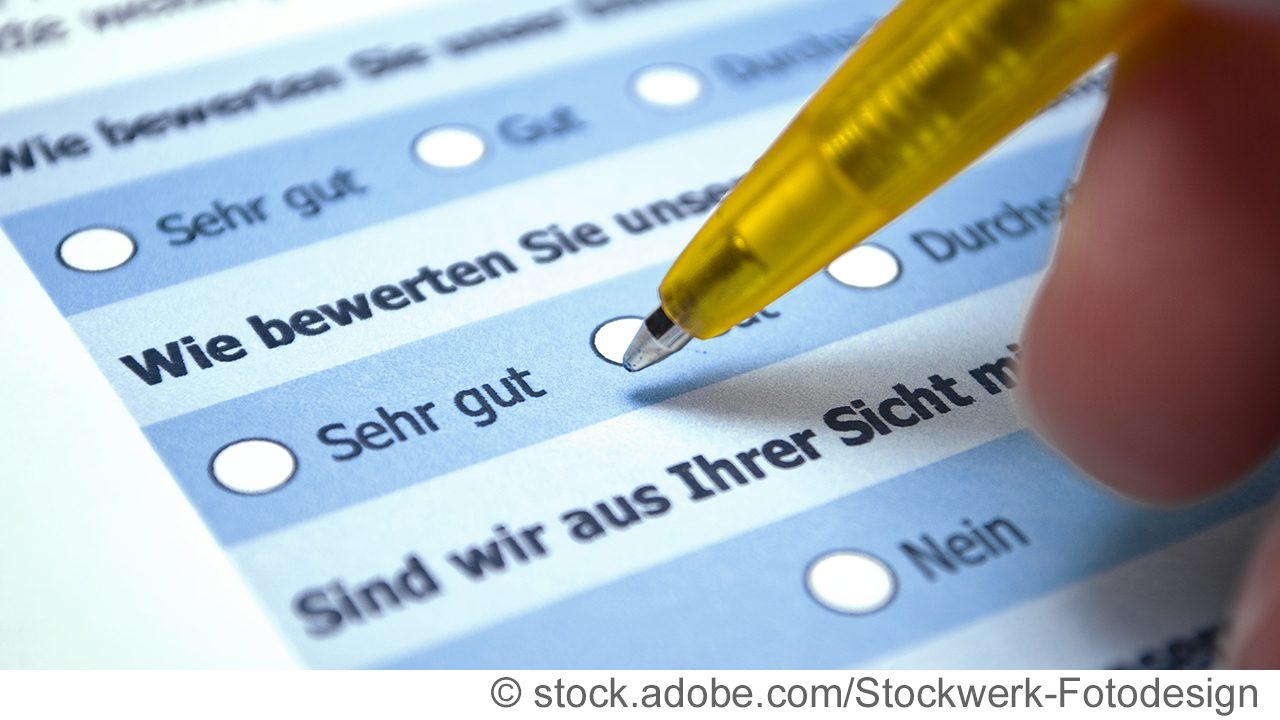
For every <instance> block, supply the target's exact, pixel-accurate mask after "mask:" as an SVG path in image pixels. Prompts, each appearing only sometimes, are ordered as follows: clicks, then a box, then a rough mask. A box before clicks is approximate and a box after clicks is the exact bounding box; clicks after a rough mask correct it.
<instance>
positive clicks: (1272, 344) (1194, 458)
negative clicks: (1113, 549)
mask: <svg viewBox="0 0 1280 720" xmlns="http://www.w3.org/2000/svg"><path fill="white" fill-rule="evenodd" d="M1277 87H1280V21H1278V20H1277V19H1276V18H1275V16H1265V17H1260V16H1257V15H1253V14H1239V15H1233V14H1231V13H1228V12H1225V11H1222V10H1210V9H1204V8H1198V9H1196V10H1194V11H1191V10H1188V11H1187V12H1186V13H1185V14H1184V16H1182V17H1181V18H1179V19H1178V20H1176V21H1174V22H1173V23H1171V24H1170V25H1169V26H1168V27H1167V28H1165V29H1164V30H1162V31H1160V32H1159V33H1157V35H1156V36H1155V37H1152V38H1149V39H1148V41H1146V42H1144V43H1143V44H1142V45H1141V46H1140V47H1139V48H1137V49H1136V51H1135V52H1133V53H1130V54H1128V55H1126V56H1125V57H1123V58H1121V59H1120V60H1119V62H1118V63H1117V67H1116V74H1115V79H1114V83H1113V89H1112V97H1111V100H1110V103H1109V105H1108V108H1107V111H1106V113H1105V115H1104V117H1103V119H1102V121H1101V123H1100V124H1099V127H1098V129H1097V132H1096V134H1095V136H1094V139H1093V142H1092V145H1091V148H1090V151H1089V154H1088V158H1087V160H1086V162H1085V165H1084V169H1083V171H1082V174H1081V178H1080V182H1079V185H1078V187H1077V191H1076V193H1075V197H1074V200H1073V203H1072V205H1071V207H1070V210H1069V211H1068V213H1067V216H1066V219H1065V223H1064V227H1063V231H1062V237H1061V240H1060V242H1059V247H1058V251H1057V256H1056V258H1055V259H1054V262H1053V263H1052V266H1051V269H1050V271H1049V273H1048V276H1047V278H1046V280H1045V282H1044V284H1043V286H1042V288H1041V291H1040V294H1039V296H1038V298H1037V300H1036V302H1035V304H1034V306H1033V308H1032V311H1031V313H1030V315H1029V318H1028V323H1027V326H1026V328H1025V331H1024V343H1023V344H1024V347H1025V355H1024V358H1025V360H1024V363H1023V367H1022V373H1023V377H1024V379H1025V387H1026V390H1027V398H1026V401H1027V402H1028V405H1029V407H1028V415H1029V416H1030V419H1031V421H1032V423H1033V425H1034V426H1035V427H1036V428H1037V429H1038V430H1040V432H1041V433H1042V434H1043V435H1044V436H1045V437H1046V438H1047V439H1048V440H1049V441H1050V442H1051V443H1052V444H1054V445H1055V446H1057V447H1058V448H1059V449H1060V450H1061V451H1062V452H1064V453H1065V454H1066V455H1067V456H1068V457H1070V458H1071V459H1072V460H1073V461H1074V462H1076V463H1077V464H1078V465H1079V466H1080V467H1081V468H1082V469H1083V470H1084V471H1086V472H1088V473H1089V474H1091V475H1093V476H1095V477H1097V478H1099V479H1100V480H1102V481H1104V482H1106V483H1108V484H1110V485H1112V486H1113V487H1115V488H1117V489H1118V490H1120V491H1122V492H1124V493H1127V494H1132V495H1137V496H1141V497H1145V498H1148V499H1152V500H1156V501H1180V500H1186V499H1190V498H1192V497H1195V496H1198V495H1201V494H1203V493H1205V492H1207V491H1210V490H1212V489H1215V488H1218V487H1221V486H1222V485H1223V484H1225V483H1227V482H1229V481H1231V480H1233V479H1235V478H1238V477H1239V476H1241V475H1242V474H1244V473H1246V472H1247V471H1248V470H1249V469H1250V468H1251V467H1253V466H1254V465H1255V464H1256V463H1258V462H1259V461H1260V460H1261V459H1262V458H1263V457H1264V456H1265V455H1266V454H1267V453H1268V452H1269V451H1270V450H1272V449H1273V448H1274V447H1275V446H1276V443H1277V436H1278V435H1280V376H1278V374H1280V320H1278V319H1277V318H1280V136H1278V134H1277V133H1280V93H1277V92H1276V90H1275V88H1277Z"/></svg>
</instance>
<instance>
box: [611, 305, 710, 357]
mask: <svg viewBox="0 0 1280 720" xmlns="http://www.w3.org/2000/svg"><path fill="white" fill-rule="evenodd" d="M692 339H693V336H692V335H690V334H689V333H687V332H685V331H684V330H681V329H680V326H679V325H676V324H675V321H674V320H672V319H671V318H669V317H667V314H666V313H665V312H663V310H662V307H661V306H659V307H658V309H657V310H654V311H653V312H651V313H649V317H647V318H645V319H644V324H642V325H641V326H640V329H639V330H638V331H637V332H636V336H635V338H633V339H632V340H631V345H629V346H628V347H627V352H626V353H625V354H623V356H622V367H624V368H626V369H627V370H629V371H631V372H639V371H641V370H643V369H645V368H647V367H649V366H650V365H655V364H657V363H660V362H662V361H663V360H666V359H667V358H669V357H671V356H672V355H674V354H676V351H678V350H679V349H680V348H682V347H684V346H685V345H688V344H689V341H690V340H692Z"/></svg>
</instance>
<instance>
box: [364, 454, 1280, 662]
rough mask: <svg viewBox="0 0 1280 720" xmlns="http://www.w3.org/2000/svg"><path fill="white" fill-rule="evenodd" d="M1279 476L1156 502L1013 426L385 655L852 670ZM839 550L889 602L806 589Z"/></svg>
mask: <svg viewBox="0 0 1280 720" xmlns="http://www.w3.org/2000/svg"><path fill="white" fill-rule="evenodd" d="M771 482H772V481H771ZM782 482H785V480H782ZM1278 483H1280V464H1277V463H1272V464H1271V465H1270V466H1268V467H1266V468H1265V469H1263V470H1262V471H1260V472H1259V473H1257V476H1256V477H1255V478H1254V479H1253V480H1251V481H1250V482H1249V483H1247V484H1246V485H1244V486H1242V487H1239V488H1237V489H1236V490H1234V491H1232V492H1230V493H1228V494H1226V495H1222V496H1219V497H1217V498H1215V499H1213V500H1212V501H1209V502H1206V503H1204V504H1201V505H1198V506H1196V507H1193V508H1190V509H1185V510H1178V511H1161V510H1156V509H1152V508H1149V507H1142V506H1139V505H1136V504H1132V503H1129V502H1126V501H1124V500H1122V499H1120V498H1118V497H1116V496H1114V495H1112V494H1110V493H1107V492H1106V491H1104V490H1102V489H1100V488H1099V487H1097V486H1096V485H1094V484H1093V483H1091V482H1088V481H1087V480H1085V479H1084V478H1082V477H1080V476H1079V475H1078V474H1077V473H1076V472H1075V471H1073V470H1072V469H1070V468H1069V467H1068V466H1067V465H1066V464H1065V463H1063V462H1062V461H1061V460H1059V459H1058V458H1057V457H1056V456H1055V455H1054V453H1053V452H1052V451H1050V450H1049V449H1047V448H1045V447H1044V446H1043V445H1042V444H1041V443H1040V442H1039V441H1037V440H1036V439H1035V438H1034V437H1033V436H1032V435H1031V434H1030V433H1029V432H1025V431H1024V432H1018V433H1014V434H1012V435H1008V436H1006V437H1004V438H1001V439H999V440H996V441H993V442H990V443H987V444H986V445H983V446H981V447H978V448H974V449H973V450H970V451H968V452H965V453H961V454H959V455H956V456H953V457H950V458H947V459H946V460H942V461H940V462H938V463H935V464H933V465H929V466H927V467H924V468H921V469H920V470H916V471H914V472H911V473H908V474H906V475H903V476H900V477H898V478H895V479H893V480H890V481H887V482H884V483H880V484H878V485H876V486H873V487H870V488H867V489H865V490H862V491H859V492H856V493H854V494H852V495H849V496H847V497H844V498H841V499H839V500H836V501H834V502H831V503H828V504H826V505H824V506H822V507H820V508H817V509H814V510H810V511H807V512H804V513H801V514H799V515H796V516H794V517H791V518H788V519H786V520H782V521H779V522H777V523H774V524H771V525H768V526H766V527H763V528H760V529H757V530H754V531H751V532H748V533H746V534H744V535H740V536H738V537H736V538H734V539H732V540H729V541H726V542H723V543H720V544H717V545H714V546H711V547H707V548H704V549H702V550H699V551H697V552H694V553H692V554H690V555H687V556H685V557H683V558H680V559H677V560H674V561H672V562H669V563H666V564H664V565H661V566H659V567H656V568H653V569H651V570H648V571H645V572H641V573H637V574H635V575H632V576H630V577H627V578H625V579H622V580H619V581H617V582H614V583H611V584H609V585H606V586H603V587H600V588H597V589H594V590H590V591H588V592H585V593H582V594H580V595H577V596H575V597H572V598H570V599H568V600H565V601H562V602H559V603H556V604H554V605H552V606H550V607H547V608H544V609H541V610H537V611H534V612H531V613H528V614H526V615H524V616H521V617H519V618H517V619H514V620H510V621H507V622H503V623H500V624H498V625H495V626H493V627H491V628H488V629H486V630H483V631H481V632H478V633H475V634H473V635H470V636H468V637H466V638H463V639H461V640H457V641H455V642H452V643H448V644H445V645H443V646H440V647H436V648H433V649H430V650H425V651H423V652H419V653H416V654H412V655H409V656H407V657H402V658H397V659H394V660H392V661H390V662H389V663H388V665H389V666H390V667H398V668H458V669H466V668H496V667H504V668H509V667H519V668H529V669H534V668H564V667H627V668H654V667H689V668H705V667H727V668H763V667H770V668H772V667H778V668H830V667H844V666H849V665H857V664H859V663H866V662H868V661H870V660H872V659H874V658H875V657H877V656H880V655H883V654H886V653H889V652H893V651H895V650H899V649H903V648H905V647H907V646H910V645H911V644H913V643H917V642H921V641H923V640H926V639H928V638H930V637H933V636H936V635H938V634H940V633H943V632H946V631H947V630H950V629H954V628H958V627H961V626H963V625H966V624H968V623H971V622H974V621H976V620H978V619H980V618H982V617H984V616H987V615H992V614H994V613H998V612H1000V611H1002V610H1006V609H1009V608H1012V607H1015V606H1017V605H1019V604H1021V603H1024V602H1027V601H1029V600H1032V599H1034V598H1036V597H1039V596H1041V595H1044V594H1046V593H1050V592H1053V591H1055V590H1059V589H1062V588H1065V587H1068V586H1070V585H1072V584H1074V583H1077V582H1080V581H1082V580H1084V579H1086V578H1089V577H1091V576H1093V575H1096V574H1097V573H1100V572H1103V571H1105V570H1108V569H1110V568H1113V567H1116V566H1118V565H1120V564H1122V563H1124V562H1127V561H1129V560H1132V559H1134V558H1137V557H1140V556H1142V555H1144V554H1147V553H1150V552H1153V551H1156V550H1158V549H1160V548H1162V547H1165V546H1167V545H1169V544H1171V543H1173V542H1176V541H1178V540H1181V539H1184V538H1187V537H1189V536H1191V535H1193V534H1195V533H1197V532H1199V531H1202V530H1205V529H1208V528H1209V527H1212V526H1213V525H1215V524H1218V523H1221V522H1224V521H1226V520H1228V519H1230V518H1232V517H1235V516H1237V515H1239V514H1241V513H1244V512H1247V511H1249V510H1252V509H1254V508H1258V507H1262V506H1263V505H1265V504H1266V503H1267V501H1268V500H1269V499H1270V498H1271V497H1272V496H1273V495H1274V494H1275V491H1276V487H1277V484H1278ZM750 491H751V490H750V486H747V487H745V488H740V489H738V490H734V492H750ZM692 511H693V512H696V511H697V509H696V508H692ZM838 549H856V550H858V551H861V552H864V553H869V554H871V555H872V556H874V557H878V558H881V559H882V560H883V561H884V562H885V563H886V564H887V565H888V566H889V567H890V568H891V569H892V572H893V575H894V577H895V581H896V584H897V588H896V593H895V595H894V596H893V598H892V600H891V601H890V602H889V603H888V604H887V605H886V606H885V607H883V608H882V609H880V610H879V611H877V612H875V613H874V614H870V615H861V616H854V615H840V614H837V613H833V612H831V611H830V610H829V609H827V608H824V607H822V606H821V605H820V604H819V603H817V602H815V601H814V599H813V598H811V597H810V596H809V594H807V593H806V591H805V588H804V572H805V568H806V567H808V566H809V565H810V563H811V561H813V559H814V558H816V557H819V556H821V555H823V554H824V553H827V552H829V551H832V550H838ZM1188 574H1190V573H1188ZM1196 581H1197V578H1195V577H1187V578H1186V582H1188V583H1192V582H1196ZM1155 600H1158V601H1159V602H1161V603H1176V602H1178V599H1177V598H1176V597H1174V598H1168V597H1165V598H1158V599H1155ZM1147 601H1149V600H1144V602H1147ZM1144 610H1145V608H1110V609H1107V608H1101V609H1099V612H1102V613H1107V612H1113V613H1116V614H1117V616H1131V615H1132V614H1133V613H1136V612H1142V611H1144ZM1116 660H1117V661H1118V660H1120V658H1116Z"/></svg>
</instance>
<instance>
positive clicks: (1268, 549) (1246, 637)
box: [1224, 512, 1280, 668]
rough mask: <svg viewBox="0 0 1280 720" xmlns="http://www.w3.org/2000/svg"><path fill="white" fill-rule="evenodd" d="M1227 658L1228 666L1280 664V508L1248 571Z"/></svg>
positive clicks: (1229, 632)
mask: <svg viewBox="0 0 1280 720" xmlns="http://www.w3.org/2000/svg"><path fill="white" fill-rule="evenodd" d="M1224 659H1225V661H1226V664H1227V666H1228V667H1235V668H1280V512H1277V513H1276V514H1275V516H1274V517H1273V518H1272V520H1271V527H1270V528H1268V530H1267V532H1266V533H1265V534H1264V535H1263V537H1262V542H1261V543H1260V544H1259V545H1258V549H1257V550H1256V551H1255V552H1254V556H1253V560H1252V561H1251V562H1250V564H1249V569H1248V570H1247V571H1246V572H1245V580H1244V584H1243V585H1242V586H1241V593H1240V604H1239V607H1238V608H1237V609H1236V612H1235V615H1234V616H1233V618H1232V621H1231V629H1230V630H1229V631H1228V640H1227V647H1226V648H1225V652H1224Z"/></svg>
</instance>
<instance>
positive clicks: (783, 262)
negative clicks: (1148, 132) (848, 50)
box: [659, 0, 1176, 338]
mask: <svg viewBox="0 0 1280 720" xmlns="http://www.w3.org/2000/svg"><path fill="white" fill-rule="evenodd" d="M1175 5H1176V3H1175V2H1174V0H905V1H904V2H902V3H901V4H900V5H899V7H898V8H897V9H896V10H895V11H894V12H892V13H890V14H889V15H888V16H887V17H886V18H885V19H884V21H883V22H881V23H880V24H879V25H877V26H876V28H875V29H874V30H873V31H872V33H871V34H870V35H869V36H868V37H867V38H866V39H865V40H864V41H863V42H862V43H861V44H860V45H859V46H858V48H857V49H856V50H855V51H854V53H853V54H852V55H851V56H850V57H849V59H848V60H847V61H845V63H844V64H843V65H842V66H841V67H840V68H839V69H838V70H837V71H836V73H835V74H834V75H833V76H832V78H831V80H830V81H828V83H827V84H826V85H825V86H824V87H823V88H822V90H820V91H819V92H818V93H817V94H816V95H815V96H814V97H813V98H812V99H811V100H810V102H809V104H808V105H807V106H806V107H805V108H804V109H803V110H802V111H801V112H800V114H799V115H798V116H797V117H796V118H795V119H794V120H793V121H792V123H791V125H790V126H789V127H788V128H787V130H786V131H785V132H784V133H783V134H782V135H781V136H780V137H779V138H778V140H777V141H775V143H774V145H773V147H772V148H771V149H770V150H769V151H768V152H767V153H765V155H764V156H763V157H762V158H761V159H760V160H759V161H758V162H757V163H756V165H755V167H754V168H752V170H751V172H749V173H748V174H747V175H746V177H745V178H744V179H743V181H742V182H741V183H740V184H739V185H738V187H736V188H735V189H734V190H733V192H731V193H730V194H729V196H728V197H726V198H725V200H724V202H723V203H722V205H721V206H720V207H719V208H718V209H717V211H716V212H715V213H714V214H713V215H712V217H711V218H710V219H709V220H708V222H707V224H706V225H705V226H704V227H703V228H702V230H700V231H699V232H698V234H697V236H696V237H695V238H694V240H693V242H692V243H691V244H690V245H689V247H687V248H686V249H685V251H684V252H683V253H682V254H681V255H680V257H679V258H677V260H676V262H675V264H674V265H673V266H672V268H671V270H670V272H669V273H668V274H667V276H666V278H665V279H664V280H663V282H662V286H661V288H660V289H659V295H660V298H661V301H662V307H663V309H664V310H665V311H666V312H667V314H668V315H669V316H670V317H671V318H672V319H673V320H675V321H676V322H677V323H678V324H679V325H680V326H681V327H682V328H684V329H685V330H686V331H688V332H689V333H690V334H692V335H694V336H696V337H700V338H708V337H713V336H715V335H719V334H720V333H722V332H724V331H726V330H728V329H729V328H731V327H733V325H735V324H736V323H738V322H741V321H742V320H744V319H746V318H747V317H749V316H750V315H751V314H753V313H755V312H757V311H759V310H760V309H761V308H763V307H764V306H765V305H767V304H768V303H770V302H772V301H773V300H775V299H776V298H777V297H778V296H780V295H782V294H783V293H785V292H787V291H788V290H790V289H791V288H793V287H795V286H796V285H797V284H799V283H800V282H801V281H803V280H805V279H806V278H808V277H809V276H811V275H813V274H814V273H815V272H817V271H819V270H820V269H822V268H823V267H825V266H826V265H827V264H828V263H830V262H831V261H832V260H834V259H835V258H836V257H838V256H839V255H840V254H841V253H843V252H844V251H846V250H848V249H849V248H850V247H852V246H853V245H855V244H857V243H858V242H860V241H861V240H863V239H864V238H866V237H867V236H868V235H870V234H871V233H873V232H874V231H875V230H877V229H879V228H880V227H881V226H883V225H884V224H885V223H887V222H888V221H890V220H892V219H893V218H894V217H896V216H898V215H899V214H901V213H902V212H904V211H905V210H906V209H907V208H909V207H911V206H912V205H914V204H915V203H916V202H918V201H919V200H920V199H921V198H922V197H924V196H925V195H927V194H929V193H930V192H932V191H933V190H934V189H935V188H937V187H938V186H939V185H941V184H942V183H944V182H945V181H946V180H947V179H949V178H951V177H952V176H954V175H955V174H956V173H958V172H960V171H961V170H962V169H963V168H964V167H965V166H967V165H968V164H969V163H971V162H972V161H973V160H975V159H977V158H978V157H979V156H980V155H981V154H982V153H983V152H985V151H986V150H987V149H989V148H990V147H992V146H993V145H995V144H996V143H997V142H998V141H999V140H1000V139H1001V138H1003V137H1005V136H1006V135H1008V134H1009V133H1011V132H1012V131H1013V130H1014V129H1016V128H1017V127H1018V126H1019V125H1021V124H1022V123H1024V122H1025V121H1026V120H1027V119H1028V118H1030V117H1032V116H1033V115H1034V114H1035V113H1036V112H1037V111H1038V110H1039V109H1040V108H1042V107H1044V106H1045V105H1046V104H1048V102H1049V101H1050V100H1052V99H1053V98H1054V97H1055V96H1056V95H1057V94H1058V93H1060V92H1061V91H1062V90H1063V89H1064V88H1066V87H1067V86H1068V85H1070V83H1071V82H1072V81H1074V80H1075V79H1077V78H1079V77H1080V76H1081V75H1082V74H1083V73H1084V72H1086V71H1087V70H1088V69H1089V68H1090V67H1092V66H1093V65H1095V64H1096V63H1097V62H1099V61H1100V60H1101V59H1102V58H1104V57H1105V56H1106V55H1107V54H1108V53H1111V52H1113V51H1115V50H1116V49H1118V48H1120V47H1122V46H1123V45H1124V44H1125V43H1126V42H1128V40H1129V39H1130V38H1132V37H1136V36H1137V35H1139V34H1141V33H1142V32H1144V31H1145V30H1146V29H1147V28H1148V27H1149V26H1150V25H1152V24H1154V23H1157V22H1160V21H1162V19H1163V18H1164V16H1166V15H1167V14H1168V13H1170V12H1172V10H1173V8H1174V7H1175Z"/></svg>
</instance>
